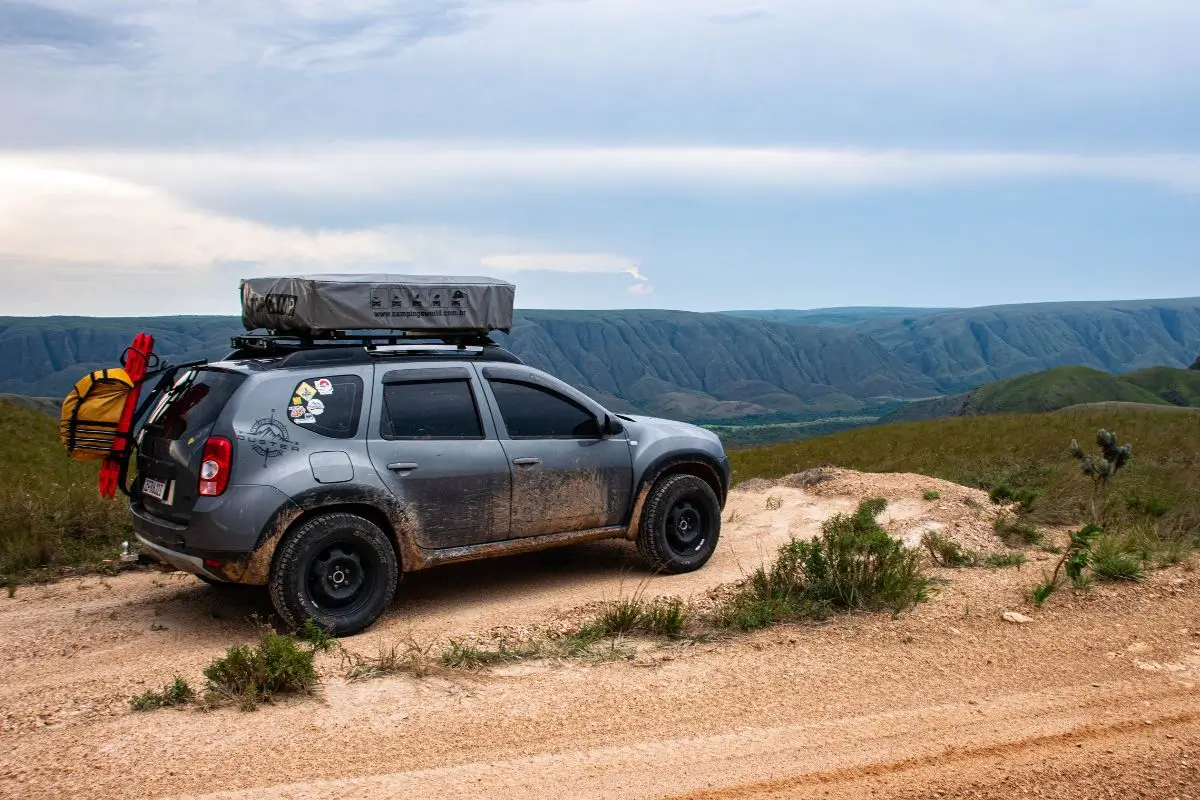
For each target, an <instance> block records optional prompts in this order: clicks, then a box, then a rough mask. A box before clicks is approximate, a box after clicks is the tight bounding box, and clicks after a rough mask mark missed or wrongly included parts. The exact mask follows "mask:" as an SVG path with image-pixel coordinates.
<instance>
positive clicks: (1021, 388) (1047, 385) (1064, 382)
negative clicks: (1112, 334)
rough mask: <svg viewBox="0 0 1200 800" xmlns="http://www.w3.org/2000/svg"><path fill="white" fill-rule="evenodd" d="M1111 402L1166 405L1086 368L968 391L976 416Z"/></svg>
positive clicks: (1119, 379)
mask: <svg viewBox="0 0 1200 800" xmlns="http://www.w3.org/2000/svg"><path fill="white" fill-rule="evenodd" d="M1178 371H1180V372H1182V370H1178ZM1114 400H1115V401H1118V402H1123V403H1150V404H1165V403H1166V401H1165V400H1163V399H1161V398H1160V397H1158V395H1156V394H1154V393H1153V392H1151V391H1149V390H1148V389H1143V388H1142V387H1140V386H1136V385H1134V384H1132V383H1129V382H1128V381H1126V380H1125V379H1124V378H1123V377H1120V376H1116V375H1109V374H1108V373H1106V372H1100V371H1099V370H1095V369H1089V368H1088V367H1058V368H1057V369H1048V370H1045V371H1044V372H1035V373H1034V374H1032V375H1023V376H1021V377H1020V378H1013V379H1012V380H1008V381H999V382H997V383H989V384H987V385H985V386H981V387H980V388H978V389H976V390H975V391H973V392H971V399H970V401H969V405H970V407H971V408H972V409H973V410H974V412H975V413H977V414H1002V413H1028V412H1036V411H1056V410H1057V409H1060V408H1065V407H1067V406H1073V405H1079V404H1080V403H1095V402H1101V401H1104V402H1107V401H1114Z"/></svg>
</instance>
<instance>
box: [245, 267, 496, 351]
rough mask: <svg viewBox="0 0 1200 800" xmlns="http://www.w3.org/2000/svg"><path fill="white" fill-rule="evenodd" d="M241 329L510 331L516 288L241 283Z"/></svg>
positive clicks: (400, 279)
mask: <svg viewBox="0 0 1200 800" xmlns="http://www.w3.org/2000/svg"><path fill="white" fill-rule="evenodd" d="M241 293H242V324H243V325H245V327H246V330H248V331H252V330H255V329H258V328H265V329H267V330H268V331H270V332H272V333H275V334H290V335H294V336H301V337H314V338H319V337H326V336H329V335H330V334H331V333H333V332H337V331H368V330H372V331H379V330H382V331H389V330H391V331H397V330H403V331H413V332H429V333H438V332H443V333H449V332H468V331H469V332H475V333H478V334H482V335H484V336H486V335H487V334H488V333H489V332H490V331H503V332H506V333H507V332H508V331H509V330H510V329H511V328H512V320H513V298H514V295H515V293H516V287H515V286H513V285H512V284H511V283H505V282H504V281H500V280H496V279H495V278H474V277H465V278H464V277H447V276H439V275H388V274H382V275H312V276H304V277H280V278H247V279H245V280H243V281H242V285H241Z"/></svg>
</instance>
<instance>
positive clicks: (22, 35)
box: [0, 0, 136, 57]
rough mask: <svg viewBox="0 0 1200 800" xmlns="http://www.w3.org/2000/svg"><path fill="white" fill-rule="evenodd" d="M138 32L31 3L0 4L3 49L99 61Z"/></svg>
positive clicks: (5, 0)
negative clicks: (59, 53)
mask: <svg viewBox="0 0 1200 800" xmlns="http://www.w3.org/2000/svg"><path fill="white" fill-rule="evenodd" d="M135 32H136V31H135V29H134V28H133V27H131V26H128V25H122V24H117V23H113V22H110V21H108V20H107V19H105V18H103V17H93V16H90V15H87V14H81V13H77V12H74V11H67V10H63V9H58V8H52V7H49V6H42V5H37V4H35V3H31V2H28V0H0V48H15V47H22V48H27V47H41V48H49V49H52V50H56V51H70V52H72V53H74V54H76V55H83V54H91V55H92V56H97V57H99V56H101V55H111V54H112V53H114V52H115V51H116V50H119V49H120V48H121V47H122V46H123V45H125V44H126V43H128V42H129V41H130V40H131V39H132V38H133V36H134V34H135Z"/></svg>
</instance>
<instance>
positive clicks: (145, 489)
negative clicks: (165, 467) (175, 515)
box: [142, 478, 167, 503]
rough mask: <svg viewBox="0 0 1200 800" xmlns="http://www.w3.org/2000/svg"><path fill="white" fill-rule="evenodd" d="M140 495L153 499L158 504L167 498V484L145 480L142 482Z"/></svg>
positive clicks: (150, 479) (149, 479) (152, 479)
mask: <svg viewBox="0 0 1200 800" xmlns="http://www.w3.org/2000/svg"><path fill="white" fill-rule="evenodd" d="M142 494H144V495H146V496H147V497H153V498H154V499H155V500H157V501H159V502H160V503H161V502H163V498H164V497H166V496H167V482H166V481H160V480H155V479H154V478H145V479H143V480H142Z"/></svg>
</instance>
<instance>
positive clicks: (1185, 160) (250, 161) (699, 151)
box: [0, 141, 1200, 199]
mask: <svg viewBox="0 0 1200 800" xmlns="http://www.w3.org/2000/svg"><path fill="white" fill-rule="evenodd" d="M0 157H2V154H0ZM11 157H12V158H22V159H32V161H33V162H35V163H39V164H45V165H48V166H53V167H55V168H60V169H68V170H78V171H85V172H91V173H95V174H99V175H106V176H110V177H113V178H116V179H120V180H129V181H133V182H136V183H142V184H147V185H158V186H162V187H164V188H166V189H168V190H170V191H172V192H174V193H179V194H183V195H187V196H197V197H204V198H212V197H219V196H222V195H225V194H228V193H230V192H237V193H251V194H261V195H270V194H277V195H287V196H289V197H320V198H341V199H345V198H371V197H376V198H379V197H398V196H403V195H408V194H411V195H414V196H415V195H417V194H421V195H427V196H428V195H441V196H445V195H449V196H481V195H494V194H496V193H510V194H511V193H517V194H526V193H528V192H531V191H555V190H562V191H571V192H574V191H579V190H582V189H585V188H586V189H592V190H617V191H628V190H642V189H646V188H651V189H655V190H666V191H668V192H672V191H673V192H678V193H690V192H692V191H696V190H714V191H722V192H723V191H728V190H733V189H746V190H752V191H762V190H801V191H812V190H829V189H837V190H859V191H865V190H872V191H876V190H881V189H889V188H894V187H922V186H942V185H955V184H969V185H978V184H992V183H1007V182H1015V181H1031V180H1048V179H1069V180H1096V181H1114V182H1130V183H1143V184H1151V185H1156V186H1160V187H1164V188H1168V189H1175V190H1188V191H1196V190H1200V153H1193V152H1163V153H1145V152H1142V153H1121V152H1112V153H1086V152H1053V151H1004V150H997V151H991V150H977V151H970V150H922V149H852V148H824V147H804V146H781V147H754V148H751V147H697V146H659V147H640V146H630V147H613V146H588V145H569V146H550V145H547V146H524V147H522V146H513V145H509V144H504V143H498V144H491V145H489V144H462V145H456V144H436V145H435V144H429V143H424V142H407V141H367V142H340V143H331V144H328V145H325V146H322V147H319V148H317V147H313V148H279V149H257V150H240V151H239V150H229V151H225V152H215V151H210V152H165V151H158V152H152V151H151V152H146V151H141V152H118V151H98V152H86V151H78V152H70V153H41V154H17V153H13V154H12V155H11Z"/></svg>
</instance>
